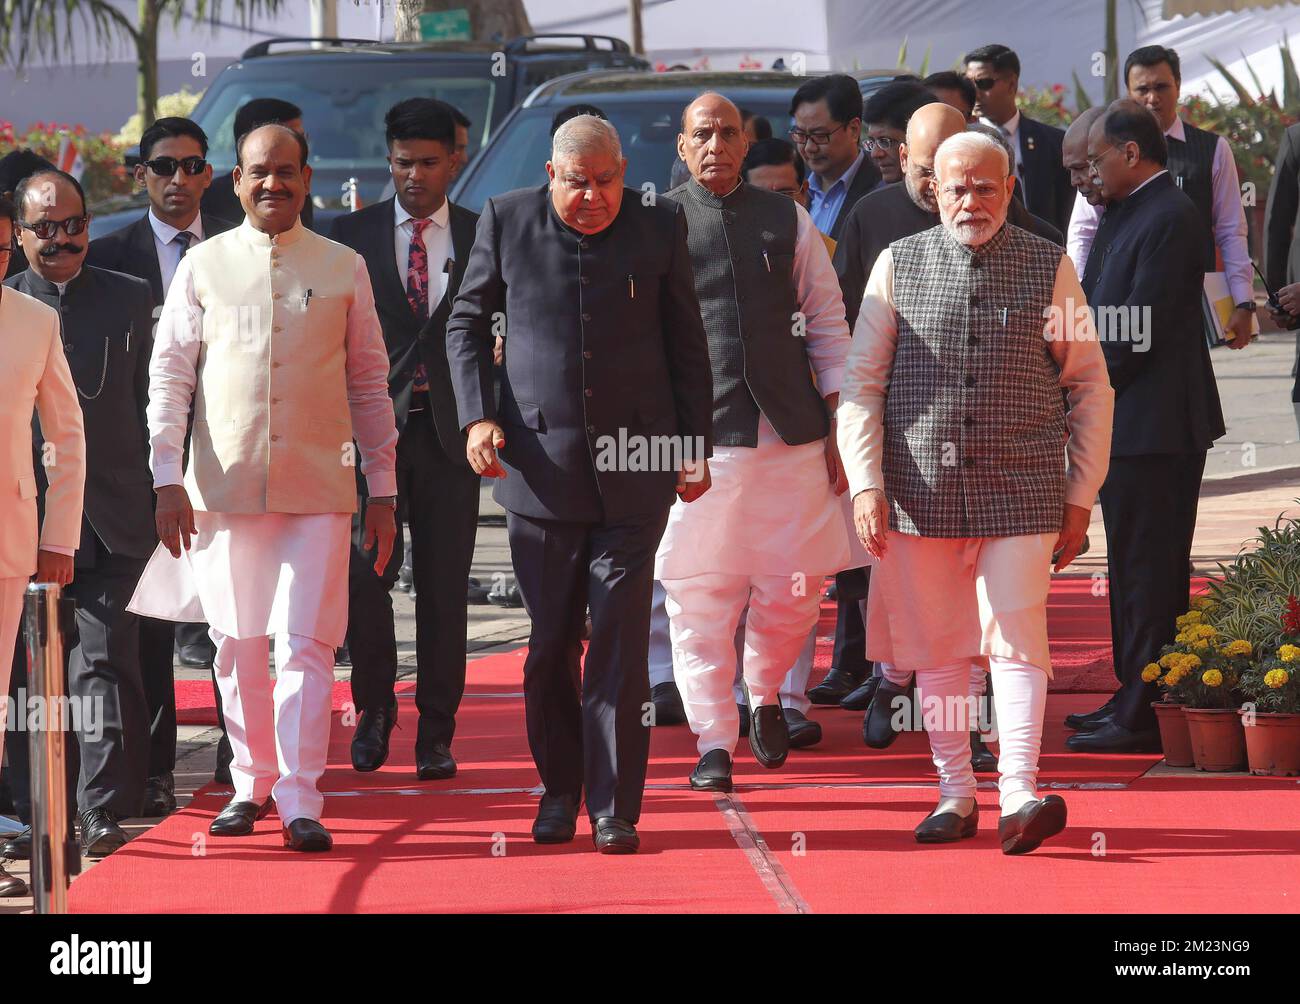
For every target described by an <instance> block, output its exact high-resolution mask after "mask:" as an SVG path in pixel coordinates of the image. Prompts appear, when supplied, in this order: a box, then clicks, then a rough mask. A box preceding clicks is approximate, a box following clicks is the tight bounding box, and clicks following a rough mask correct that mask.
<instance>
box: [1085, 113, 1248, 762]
mask: <svg viewBox="0 0 1300 1004" xmlns="http://www.w3.org/2000/svg"><path fill="white" fill-rule="evenodd" d="M1168 156H1169V155H1168V147H1167V146H1166V144H1165V137H1164V135H1163V133H1162V132H1161V129H1160V124H1159V122H1158V121H1157V120H1156V118H1155V116H1154V115H1152V114H1151V112H1150V111H1148V110H1147V109H1146V108H1144V107H1142V106H1141V105H1139V104H1137V103H1136V102H1134V101H1130V100H1123V101H1116V102H1115V103H1113V104H1112V105H1111V106H1110V107H1109V108H1108V109H1107V111H1106V114H1105V115H1102V116H1101V117H1099V118H1098V119H1097V121H1096V122H1094V123H1093V125H1092V128H1091V129H1090V130H1089V133H1088V160H1089V162H1090V164H1091V165H1092V170H1093V173H1094V174H1095V175H1096V176H1097V178H1098V185H1099V187H1100V189H1101V193H1102V195H1103V196H1104V197H1105V198H1106V199H1107V200H1111V202H1112V203H1113V204H1112V205H1111V206H1110V208H1109V209H1107V210H1106V213H1105V214H1104V215H1103V216H1102V221H1101V225H1100V226H1099V227H1098V230H1097V236H1096V239H1095V240H1094V243H1093V248H1092V251H1091V252H1090V253H1089V255H1088V265H1087V269H1086V270H1085V272H1084V276H1083V290H1084V292H1085V293H1086V294H1087V296H1088V302H1089V304H1090V305H1091V306H1092V308H1093V311H1094V314H1095V316H1096V319H1097V334H1098V337H1099V338H1100V339H1101V341H1102V348H1103V350H1104V351H1105V354H1106V368H1107V369H1108V370H1109V372H1110V381H1111V385H1112V386H1113V387H1114V388H1115V427H1114V434H1113V436H1112V438H1111V460H1110V472H1109V473H1108V474H1107V476H1106V481H1105V483H1104V484H1103V485H1102V488H1101V510H1102V516H1103V517H1104V519H1105V521H1106V564H1107V571H1108V583H1107V585H1108V594H1109V597H1110V620H1111V644H1112V647H1113V650H1114V656H1115V666H1116V669H1117V670H1118V673H1119V678H1120V689H1119V692H1118V693H1117V694H1116V695H1115V698H1114V702H1113V704H1112V705H1111V707H1112V712H1111V714H1110V716H1109V717H1107V718H1103V719H1101V720H1100V721H1099V722H1097V723H1096V725H1095V728H1094V730H1093V731H1090V732H1080V733H1078V734H1076V735H1074V736H1071V737H1070V738H1069V740H1067V742H1066V746H1067V748H1069V749H1071V750H1077V751H1080V752H1099V753H1129V752H1151V751H1156V750H1159V749H1160V738H1159V734H1158V732H1157V731H1156V727H1155V713H1154V712H1153V711H1152V710H1151V707H1150V704H1151V702H1152V701H1153V700H1155V698H1156V687H1155V685H1154V684H1151V683H1144V682H1143V680H1142V670H1143V668H1144V667H1145V666H1146V665H1147V664H1148V663H1151V662H1154V661H1155V660H1156V658H1157V657H1158V656H1159V654H1160V647H1161V646H1162V645H1165V644H1168V643H1169V642H1170V641H1172V640H1173V636H1174V633H1175V631H1176V628H1175V625H1174V619H1175V618H1176V617H1177V616H1178V615H1179V614H1181V613H1183V612H1184V611H1186V609H1187V599H1188V595H1189V587H1190V581H1189V580H1190V576H1189V573H1188V563H1189V561H1190V558H1191V549H1192V533H1193V531H1194V530H1195V528H1196V506H1197V501H1198V499H1199V496H1200V488H1201V474H1202V472H1203V471H1204V469H1205V454H1206V451H1207V450H1208V449H1209V448H1210V446H1211V444H1212V443H1213V442H1214V440H1216V439H1218V438H1219V437H1220V436H1222V435H1223V433H1224V427H1223V412H1222V410H1221V409H1220V406H1219V392H1218V388H1217V386H1216V385H1215V382H1214V371H1213V369H1212V368H1211V366H1210V354H1209V350H1208V348H1207V347H1206V344H1205V339H1204V338H1203V337H1202V332H1201V289H1202V283H1203V279H1202V276H1203V273H1204V258H1203V248H1202V243H1203V242H1202V237H1203V235H1204V223H1203V222H1202V220H1201V217H1200V213H1199V212H1198V210H1197V208H1196V206H1195V204H1194V203H1193V202H1192V200H1191V199H1190V198H1188V197H1187V196H1186V195H1185V194H1184V193H1183V192H1182V191H1181V190H1180V189H1179V188H1178V186H1177V185H1176V184H1175V183H1174V181H1173V179H1172V178H1171V177H1170V175H1169V172H1168V171H1167V170H1166V168H1165V165H1166V163H1167V161H1168Z"/></svg>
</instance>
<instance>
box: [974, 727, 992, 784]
mask: <svg viewBox="0 0 1300 1004" xmlns="http://www.w3.org/2000/svg"><path fill="white" fill-rule="evenodd" d="M970 769H971V770H973V771H974V772H975V773H976V774H996V773H997V770H998V755H997V754H996V753H994V752H993V751H992V750H991V749H989V748H988V747H987V746H985V745H984V740H983V739H982V738H981V737H980V734H979V732H978V731H972V732H971V734H970Z"/></svg>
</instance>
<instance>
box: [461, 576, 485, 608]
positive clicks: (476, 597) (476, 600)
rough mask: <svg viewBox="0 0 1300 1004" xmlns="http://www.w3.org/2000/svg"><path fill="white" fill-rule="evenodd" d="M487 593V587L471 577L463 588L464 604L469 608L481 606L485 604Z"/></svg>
mask: <svg viewBox="0 0 1300 1004" xmlns="http://www.w3.org/2000/svg"><path fill="white" fill-rule="evenodd" d="M489 592H490V590H489V589H488V587H487V586H485V585H483V583H481V582H479V580H478V579H475V578H472V577H471V578H470V580H469V581H468V583H467V584H466V586H465V602H466V603H468V604H470V605H471V606H482V605H484V604H486V603H487V601H488V593H489Z"/></svg>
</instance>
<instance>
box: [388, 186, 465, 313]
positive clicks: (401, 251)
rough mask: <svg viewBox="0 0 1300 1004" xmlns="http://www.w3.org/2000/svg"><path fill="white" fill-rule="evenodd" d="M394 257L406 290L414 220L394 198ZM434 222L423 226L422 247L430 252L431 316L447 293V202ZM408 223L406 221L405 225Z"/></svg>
mask: <svg viewBox="0 0 1300 1004" xmlns="http://www.w3.org/2000/svg"><path fill="white" fill-rule="evenodd" d="M393 214H394V217H395V218H394V223H395V226H394V228H393V255H394V257H395V258H396V260H397V277H398V279H400V280H401V282H402V288H403V289H405V288H406V266H407V259H408V258H409V257H410V255H411V237H412V236H413V232H414V230H415V222H414V220H415V217H414V216H412V215H411V214H410V213H408V212H407V211H406V210H405V209H403V208H402V203H401V201H400V200H399V199H396V198H394V199H393ZM429 219H431V220H432V221H433V222H432V223H427V224H425V226H424V247H425V250H426V251H428V253H429V312H430V313H432V312H433V311H434V310H435V309H436V308H437V306H438V304H439V303H441V302H442V298H443V296H444V294H446V292H447V280H448V278H450V276H449V275H448V273H449V272H450V271H451V270H450V268H449V267H448V265H447V263H448V262H449V261H451V260H452V257H453V255H452V248H451V210H450V209H449V208H448V202H447V200H446V199H443V200H442V205H441V206H439V207H438V208H437V209H435V210H434V212H433V215H432V216H430V217H429ZM408 221H409V222H408Z"/></svg>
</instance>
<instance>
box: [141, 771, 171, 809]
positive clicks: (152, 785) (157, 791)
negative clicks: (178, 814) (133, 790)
mask: <svg viewBox="0 0 1300 1004" xmlns="http://www.w3.org/2000/svg"><path fill="white" fill-rule="evenodd" d="M175 811H176V783H175V781H174V780H173V778H172V775H171V772H170V771H168V772H167V773H166V774H157V775H155V776H154V777H151V778H149V779H148V780H146V781H145V783H144V804H143V805H142V806H141V807H140V815H141V816H143V817H144V818H146V819H152V818H153V817H155V816H170V815H171V814H172V813H173V812H175Z"/></svg>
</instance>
